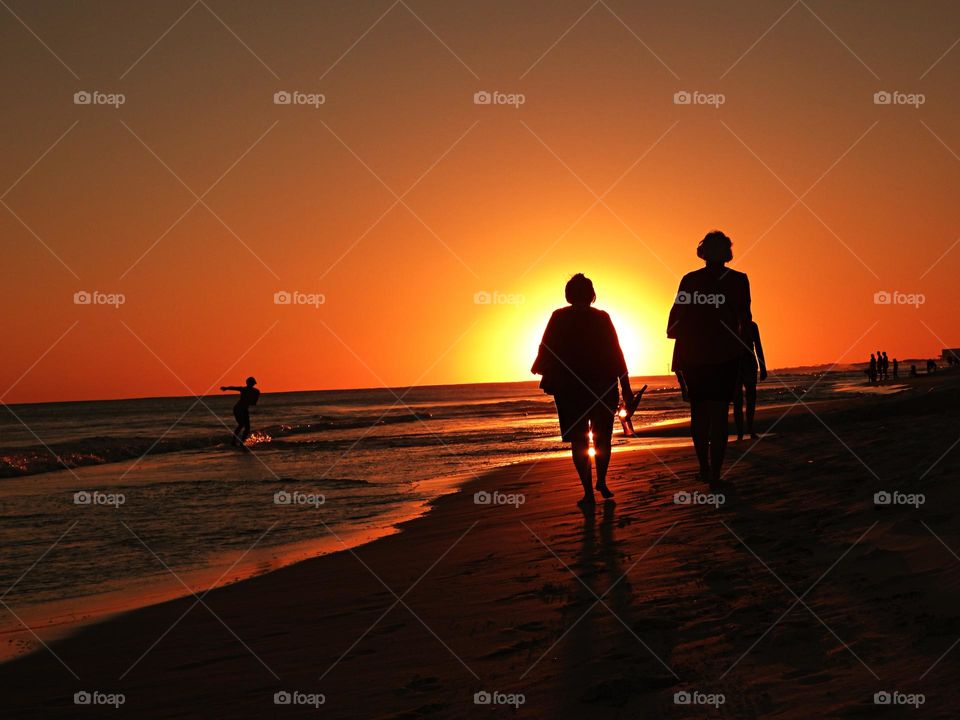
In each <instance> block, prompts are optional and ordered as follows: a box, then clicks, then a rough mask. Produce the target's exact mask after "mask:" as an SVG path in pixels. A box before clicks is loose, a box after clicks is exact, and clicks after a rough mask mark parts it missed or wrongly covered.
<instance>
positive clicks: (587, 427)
mask: <svg viewBox="0 0 960 720" xmlns="http://www.w3.org/2000/svg"><path fill="white" fill-rule="evenodd" d="M564 295H565V297H566V299H567V302H568V303H570V304H569V305H568V306H567V307H563V308H560V309H559V310H555V311H554V313H553V315H551V316H550V321H549V322H548V323H547V328H546V330H544V333H543V339H542V340H541V341H540V349H539V352H538V353H537V359H536V360H535V361H534V363H533V367H532V368H531V371H532V372H533V373H534V374H535V375H542V376H543V378H542V379H541V380H540V388H541V389H542V390H543V391H544V392H545V393H547V394H548V395H553V399H554V401H555V402H556V405H557V416H558V418H559V420H560V436H561V437H562V438H563V440H564V442H568V443H570V450H571V453H572V455H573V464H574V467H576V469H577V474H578V475H579V476H580V484H581V485H583V497H582V498H581V499H580V500H579V501H577V504H578V505H580V507H581V508H585V509H588V508H590V507H592V506H594V505H595V504H596V500H595V499H594V496H593V485H592V483H591V479H592V477H591V476H592V472H593V471H592V467H591V460H590V457H591V450H592V451H593V459H594V461H595V463H596V467H597V486H596V487H597V490H598V491H599V492H600V494H601V495H602V496H603V497H604V499H610V498H612V497H613V493H612V492H611V491H610V489H609V488H608V487H607V468H608V466H609V465H610V447H611V444H612V436H613V417H614V414H615V413H616V411H617V407H618V405H619V393H618V392H617V385H618V383H619V385H620V390H621V391H622V394H623V402H624V405H625V406H631V405H632V403H633V402H634V394H633V390H631V388H630V376H629V375H628V374H627V364H626V361H625V360H624V358H623V350H621V349H620V341H619V340H618V338H617V331H616V329H615V328H614V327H613V322H612V321H611V320H610V316H609V315H608V314H607V313H605V312H603V311H602V310H598V309H597V308H594V307H591V306H592V305H593V303H594V302H596V300H597V294H596V292H594V289H593V282H592V281H591V280H590V278H588V277H586V276H584V275H583V273H577V274H576V275H574V276H573V277H572V278H570V280H569V281H568V282H567V285H566V288H565V289H564ZM591 437H592V438H593V447H592V448H591V447H590V439H591Z"/></svg>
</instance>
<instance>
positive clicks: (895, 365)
mask: <svg viewBox="0 0 960 720" xmlns="http://www.w3.org/2000/svg"><path fill="white" fill-rule="evenodd" d="M898 377H900V361H899V360H897V359H896V358H894V359H893V379H894V380H896V379H897V378H898Z"/></svg>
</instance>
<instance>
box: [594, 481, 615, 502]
mask: <svg viewBox="0 0 960 720" xmlns="http://www.w3.org/2000/svg"><path fill="white" fill-rule="evenodd" d="M597 492H599V493H600V494H601V495H603V499H604V500H609V499H610V498H612V497H613V491H612V490H610V488H608V487H607V484H606V483H603V484H602V485H601V484H599V483H598V484H597Z"/></svg>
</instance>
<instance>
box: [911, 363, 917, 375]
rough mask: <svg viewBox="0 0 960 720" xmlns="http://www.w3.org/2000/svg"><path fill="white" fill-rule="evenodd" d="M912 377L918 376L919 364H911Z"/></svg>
mask: <svg viewBox="0 0 960 720" xmlns="http://www.w3.org/2000/svg"><path fill="white" fill-rule="evenodd" d="M910 377H917V366H916V365H911V366H910Z"/></svg>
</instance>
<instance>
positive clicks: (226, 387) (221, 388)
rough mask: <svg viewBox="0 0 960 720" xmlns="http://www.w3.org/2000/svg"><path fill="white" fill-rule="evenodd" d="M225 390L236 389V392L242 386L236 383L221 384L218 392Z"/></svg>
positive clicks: (240, 389) (239, 390)
mask: <svg viewBox="0 0 960 720" xmlns="http://www.w3.org/2000/svg"><path fill="white" fill-rule="evenodd" d="M227 390H236V391H237V392H241V391H242V390H243V388H242V387H239V386H237V385H221V386H220V392H226V391H227Z"/></svg>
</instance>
